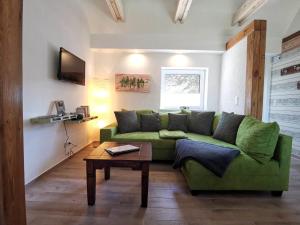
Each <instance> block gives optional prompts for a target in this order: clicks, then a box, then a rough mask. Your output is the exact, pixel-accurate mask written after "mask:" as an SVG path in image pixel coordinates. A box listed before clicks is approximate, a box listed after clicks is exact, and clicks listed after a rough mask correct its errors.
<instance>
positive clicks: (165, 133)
mask: <svg viewBox="0 0 300 225" xmlns="http://www.w3.org/2000/svg"><path fill="white" fill-rule="evenodd" d="M159 137H160V138H163V139H164V138H166V139H181V138H187V135H186V133H184V132H183V131H181V130H176V131H170V130H165V129H164V130H160V131H159Z"/></svg>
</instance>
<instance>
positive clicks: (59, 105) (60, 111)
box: [54, 100, 66, 116]
mask: <svg viewBox="0 0 300 225" xmlns="http://www.w3.org/2000/svg"><path fill="white" fill-rule="evenodd" d="M54 103H55V107H56V111H57V115H59V116H62V115H65V114H66V112H65V110H66V109H65V103H64V101H61V100H60V101H55V102H54Z"/></svg>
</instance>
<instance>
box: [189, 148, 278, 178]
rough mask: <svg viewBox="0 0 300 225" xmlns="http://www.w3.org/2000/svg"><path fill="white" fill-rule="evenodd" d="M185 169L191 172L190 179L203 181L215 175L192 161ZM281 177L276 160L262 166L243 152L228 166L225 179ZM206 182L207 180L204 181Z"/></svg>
mask: <svg viewBox="0 0 300 225" xmlns="http://www.w3.org/2000/svg"><path fill="white" fill-rule="evenodd" d="M184 169H185V170H186V171H188V172H189V174H190V176H191V177H190V178H192V179H201V178H204V177H207V178H209V177H211V176H214V174H213V173H212V172H211V171H209V170H208V169H206V168H205V167H203V166H202V165H201V164H200V163H198V162H197V161H195V160H193V159H191V160H187V161H186V162H185V163H184ZM277 175H279V163H278V161H276V160H271V161H269V162H268V163H266V164H261V163H259V162H257V161H256V160H255V159H253V158H251V157H250V156H248V155H247V154H246V153H244V152H243V151H241V154H240V155H239V156H238V157H236V158H235V159H234V160H233V161H232V162H231V164H230V165H229V166H228V168H227V170H226V172H225V174H224V177H223V178H225V179H226V177H231V178H234V177H236V178H239V177H241V176H251V177H261V179H264V177H265V176H277ZM203 182H205V180H203Z"/></svg>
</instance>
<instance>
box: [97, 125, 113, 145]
mask: <svg viewBox="0 0 300 225" xmlns="http://www.w3.org/2000/svg"><path fill="white" fill-rule="evenodd" d="M116 134H117V124H116V123H112V124H110V125H108V126H106V127H104V128H101V129H100V143H103V142H105V141H110V140H111V139H112V137H113V136H115V135H116Z"/></svg>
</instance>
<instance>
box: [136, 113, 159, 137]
mask: <svg viewBox="0 0 300 225" xmlns="http://www.w3.org/2000/svg"><path fill="white" fill-rule="evenodd" d="M140 123H141V131H145V132H154V131H159V130H160V127H161V126H160V117H159V114H158V113H152V114H141V115H140Z"/></svg>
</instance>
